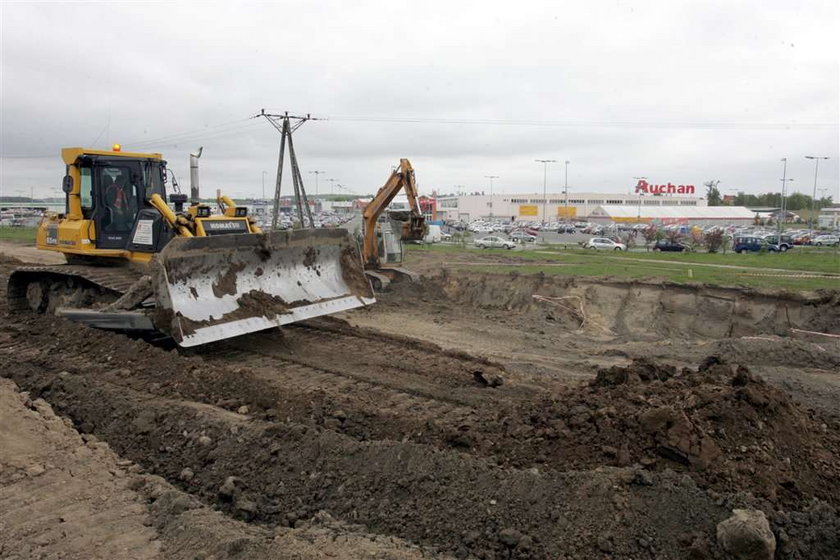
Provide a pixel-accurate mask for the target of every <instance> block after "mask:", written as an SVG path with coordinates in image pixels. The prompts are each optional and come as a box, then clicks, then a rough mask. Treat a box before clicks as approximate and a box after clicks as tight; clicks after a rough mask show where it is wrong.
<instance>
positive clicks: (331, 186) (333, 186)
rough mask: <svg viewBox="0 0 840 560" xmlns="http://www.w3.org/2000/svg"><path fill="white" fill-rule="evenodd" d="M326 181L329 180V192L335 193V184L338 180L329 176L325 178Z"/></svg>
mask: <svg viewBox="0 0 840 560" xmlns="http://www.w3.org/2000/svg"><path fill="white" fill-rule="evenodd" d="M327 181H329V182H330V194H335V184H336V182H337V181H338V179H333V178H332V177H330V178H329V179H327Z"/></svg>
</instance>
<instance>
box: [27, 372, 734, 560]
mask: <svg viewBox="0 0 840 560" xmlns="http://www.w3.org/2000/svg"><path fill="white" fill-rule="evenodd" d="M14 378H15V379H17V380H19V381H20V382H22V383H23V384H24V386H25V387H27V388H28V389H30V390H31V391H34V392H39V393H40V396H43V397H45V398H47V399H48V400H49V401H50V402H52V403H53V405H54V406H55V407H56V409H57V410H59V411H60V412H61V413H63V414H66V415H68V416H69V417H70V418H71V419H73V420H74V421H75V422H76V423H77V424H81V425H85V424H86V425H87V427H88V429H89V430H90V431H92V432H93V433H95V434H96V435H97V436H98V437H100V438H101V439H103V440H105V441H107V442H109V444H110V445H111V446H112V447H113V448H114V449H115V450H116V451H118V452H119V453H120V454H121V455H123V456H125V457H127V458H129V459H131V460H133V461H135V462H137V463H138V464H140V465H142V466H144V467H145V468H147V469H149V470H151V471H153V472H155V473H156V474H159V475H161V476H163V477H165V478H166V479H168V480H170V481H171V482H173V483H174V484H176V485H177V486H179V487H180V488H181V489H183V490H185V491H187V492H190V493H192V494H194V495H196V496H197V497H199V498H200V499H202V500H203V501H204V502H205V503H208V504H211V505H214V506H216V507H218V508H219V509H221V510H222V511H224V512H225V513H227V514H228V515H231V516H233V517H237V518H240V519H244V520H247V521H251V522H257V523H265V524H274V525H284V526H285V525H291V526H295V525H296V524H297V523H298V522H299V521H302V520H305V519H307V518H309V517H311V516H312V515H314V514H315V513H317V512H318V511H320V510H326V511H328V512H330V514H331V515H333V516H335V517H337V518H339V519H342V520H347V521H349V522H353V523H359V524H362V525H364V526H365V527H367V529H368V530H370V531H372V532H375V533H380V534H384V535H393V536H400V537H402V538H405V539H407V540H410V541H412V542H415V543H418V544H422V545H424V546H426V547H431V549H432V550H433V551H436V552H449V553H455V554H457V555H459V556H466V555H469V554H473V555H476V556H479V557H485V558H490V557H517V558H557V557H560V555H561V554H569V555H570V557H580V556H589V555H591V553H594V552H596V551H598V550H602V551H603V549H604V547H605V546H609V547H610V548H611V550H612V552H613V553H614V554H613V556H614V557H623V556H636V555H638V554H642V553H643V551H644V552H647V551H648V549H647V548H641V547H640V545H639V544H638V542H640V541H641V542H645V543H647V544H646V547H648V548H649V549H650V552H652V553H653V554H655V555H656V556H657V557H661V558H678V557H681V553H680V552H679V551H680V550H682V549H683V548H684V545H681V544H680V542H679V538H678V537H679V535H681V534H682V533H683V532H684V528H685V527H692V528H695V529H700V530H702V531H703V532H706V533H708V532H709V531H711V530H712V528H713V520H714V519H717V518H718V517H721V516H723V515H725V513H726V510H725V508H724V507H722V506H719V505H716V504H715V503H714V500H713V499H712V498H711V497H710V496H708V495H707V494H706V493H705V492H704V491H702V490H700V489H698V488H697V487H696V486H691V487H686V486H685V485H683V487H682V488H681V489H680V491H679V492H678V493H677V494H678V497H677V498H675V497H674V495H673V494H674V492H672V493H671V494H668V493H663V492H662V491H661V489H659V488H658V487H657V486H658V485H659V484H660V477H659V476H658V475H648V474H645V475H642V474H640V473H641V471H634V470H632V469H615V470H611V471H610V470H606V471H602V472H588V473H552V472H540V471H536V470H516V469H503V468H499V467H496V466H495V465H493V464H492V463H489V462H487V461H485V460H482V459H477V458H473V457H470V456H468V455H463V454H460V453H457V452H451V451H450V452H440V451H435V450H434V449H431V448H429V446H426V445H419V444H415V443H404V442H394V441H375V442H358V441H355V440H353V439H352V438H349V437H347V436H344V435H342V434H340V433H336V432H333V431H330V430H321V429H317V428H312V427H307V426H304V425H301V424H298V423H294V422H276V421H264V420H259V419H256V418H251V417H249V416H248V415H242V414H236V413H232V412H229V411H226V410H222V409H220V408H218V407H214V406H209V405H205V404H201V403H196V402H192V401H186V400H182V399H170V398H166V397H160V396H155V395H150V394H149V393H146V392H142V391H135V390H132V389H129V388H126V387H125V386H123V385H119V384H116V383H113V382H111V381H110V380H103V379H99V378H98V376H97V375H95V374H72V373H64V374H61V375H57V374H55V373H45V372H44V370H43V368H38V367H36V366H32V365H29V364H25V365H24V366H23V367H21V368H19V369H18V371H17V372H16V373H15V375H14ZM39 388H40V389H39ZM187 472H189V474H185V473H187ZM640 477H641V478H640ZM661 483H662V484H667V485H668V486H669V487H671V488H677V484H678V483H679V477H678V476H677V475H663V476H662V477H661ZM666 496H667V499H666ZM663 501H667V502H668V504H667V507H663V504H662V502H663ZM675 504H676V507H674V505H675ZM643 519H644V520H645V521H644V522H642V520H643ZM619 532H623V534H624V535H623V536H622V538H621V539H620V541H619V540H616V538H615V535H618V533H619ZM605 535H607V537H606V540H605V537H604V536H605ZM625 537H626V538H625ZM607 541H609V542H607Z"/></svg>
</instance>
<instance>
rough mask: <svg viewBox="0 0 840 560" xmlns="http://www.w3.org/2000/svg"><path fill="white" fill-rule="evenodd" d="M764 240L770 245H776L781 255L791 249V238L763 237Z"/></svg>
mask: <svg viewBox="0 0 840 560" xmlns="http://www.w3.org/2000/svg"><path fill="white" fill-rule="evenodd" d="M764 240H765V241H766V242H767V243H769V244H770V245H776V246H777V247H778V248H779V251H780V252H782V253H784V252H785V251H787V250H788V249H790V248H791V247H793V237H792V236H790V235H784V234H782V235H765V236H764Z"/></svg>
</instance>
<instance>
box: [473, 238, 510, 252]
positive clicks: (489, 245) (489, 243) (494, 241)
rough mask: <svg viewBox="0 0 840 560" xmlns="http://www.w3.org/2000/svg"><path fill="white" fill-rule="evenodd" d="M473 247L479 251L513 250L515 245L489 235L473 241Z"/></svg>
mask: <svg viewBox="0 0 840 560" xmlns="http://www.w3.org/2000/svg"><path fill="white" fill-rule="evenodd" d="M475 246H476V247H479V248H481V249H513V248H514V247H516V243H514V242H513V241H509V240H507V239H502V238H501V237H496V236H495V235H489V236H487V237H482V238H481V239H476V240H475Z"/></svg>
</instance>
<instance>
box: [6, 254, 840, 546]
mask: <svg viewBox="0 0 840 560" xmlns="http://www.w3.org/2000/svg"><path fill="white" fill-rule="evenodd" d="M17 264H19V263H18V262H17V261H16V260H14V259H12V258H9V257H2V256H0V282H3V283H5V279H6V277H7V275H8V273H9V271H11V270H12V269H13V268H14V267H15V266H16V265H17ZM424 272H425V273H427V274H428V276H427V277H424V278H423V279H422V280H421V281H420V282H417V283H412V284H393V285H392V286H391V290H390V291H389V292H388V293H386V294H381V295H380V296H378V300H379V301H378V302H377V304H375V305H374V306H371V307H367V308H364V309H359V310H354V311H352V312H347V313H346V314H343V315H342V316H340V317H329V318H321V319H318V320H312V321H309V322H306V323H303V324H296V325H290V326H289V327H287V328H284V329H283V330H282V331H281V330H274V331H265V332H261V333H256V334H253V335H248V336H244V337H240V338H236V339H231V340H228V341H225V342H222V343H217V344H214V345H212V346H210V347H206V348H201V349H199V350H193V351H184V350H178V349H173V348H172V347H170V346H166V345H161V344H157V345H152V344H149V343H147V342H144V341H142V340H135V339H131V338H129V337H127V336H124V335H122V334H118V333H111V332H104V331H95V330H91V329H88V328H85V327H82V326H78V325H74V324H72V323H69V322H67V321H64V320H61V319H57V318H55V317H51V316H46V315H40V316H38V315H33V314H26V313H24V314H11V313H9V312H8V310H7V308H6V306H5V303H0V375H2V376H3V377H5V378H7V379H0V448H2V449H3V453H2V454H1V455H0V504H3V505H2V506H0V557H3V558H30V557H42V558H115V557H120V558H185V559H186V558H262V557H266V558H268V557H274V558H329V557H335V558H361V557H364V558H421V557H425V558H428V557H441V558H444V557H456V558H483V559H489V558H569V559H571V558H675V559H676V558H726V557H727V555H726V554H727V553H726V552H725V551H724V550H723V548H721V545H720V544H719V543H718V540H717V539H716V527H717V525H718V523H720V522H721V521H723V520H725V519H727V518H728V517H730V516H731V515H732V510H733V509H736V508H740V509H754V510H760V511H762V512H764V514H765V515H766V517H767V519H768V520H769V523H770V528H771V529H772V531H773V535H774V536H775V539H776V552H775V554H776V557H777V558H837V557H838V553H839V552H840V513H839V512H838V508H840V492H838V490H840V404H838V403H840V338H838V337H832V336H826V335H831V334H834V335H837V334H840V294H838V292H825V293H813V294H793V293H777V292H775V293H773V292H761V291H745V290H737V289H726V288H718V287H712V286H684V285H668V284H661V283H643V282H620V281H610V280H596V279H591V280H587V279H580V278H578V279H570V278H562V277H553V276H552V277H545V276H541V275H531V276H516V275H507V274H505V275H494V274H484V273H466V272H457V273H456V272H445V271H441V267H440V266H439V265H438V266H437V267H432V266H430V267H429V268H428V269H427V270H424ZM433 272H434V274H432V273H433ZM53 411H54V413H53ZM56 415H58V416H56ZM62 419H65V420H62Z"/></svg>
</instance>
